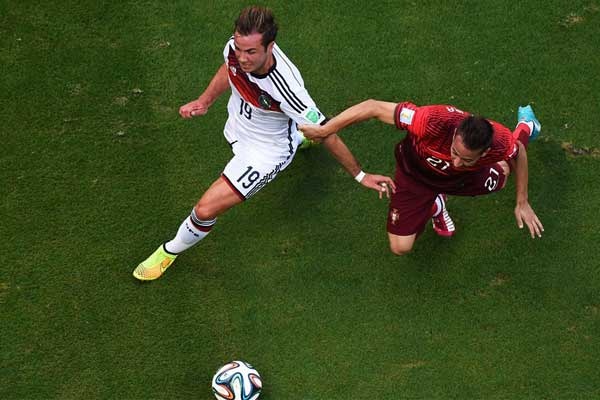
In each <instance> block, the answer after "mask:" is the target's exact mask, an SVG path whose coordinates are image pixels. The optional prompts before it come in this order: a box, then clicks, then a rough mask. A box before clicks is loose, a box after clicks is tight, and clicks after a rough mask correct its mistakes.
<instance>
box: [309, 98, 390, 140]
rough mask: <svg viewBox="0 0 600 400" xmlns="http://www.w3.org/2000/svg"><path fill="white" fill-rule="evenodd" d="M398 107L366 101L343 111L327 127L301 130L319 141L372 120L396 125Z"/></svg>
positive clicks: (321, 126)
mask: <svg viewBox="0 0 600 400" xmlns="http://www.w3.org/2000/svg"><path fill="white" fill-rule="evenodd" d="M396 105H397V104H396V103H390V102H387V101H379V100H372V99H370V100H365V101H363V102H362V103H358V104H356V105H353V106H352V107H350V108H347V109H346V110H344V111H342V112H341V113H340V114H338V115H336V116H335V118H333V119H331V120H329V121H328V122H327V123H326V124H325V125H301V126H300V127H299V128H300V130H301V131H302V132H303V133H304V135H305V136H306V137H308V138H310V139H316V140H319V139H323V138H325V137H327V136H329V135H332V134H334V133H337V132H339V131H340V130H341V129H343V128H345V127H347V126H349V125H352V124H356V123H359V122H362V121H366V120H368V119H371V118H377V119H378V120H380V121H382V122H385V123H386V124H390V125H394V111H395V109H396Z"/></svg>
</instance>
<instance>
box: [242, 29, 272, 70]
mask: <svg viewBox="0 0 600 400" xmlns="http://www.w3.org/2000/svg"><path fill="white" fill-rule="evenodd" d="M233 43H234V46H235V56H236V57H237V59H238V61H239V62H240V66H241V67H242V70H243V71H244V72H254V73H256V74H266V73H267V72H268V71H269V68H270V67H271V66H272V65H273V55H272V51H273V44H274V43H275V42H271V43H269V44H268V45H267V48H265V46H263V44H262V34H261V33H251V34H250V35H248V36H242V35H240V34H239V33H237V32H235V34H234V35H233Z"/></svg>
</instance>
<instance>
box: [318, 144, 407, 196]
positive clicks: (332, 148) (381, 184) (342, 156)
mask: <svg viewBox="0 0 600 400" xmlns="http://www.w3.org/2000/svg"><path fill="white" fill-rule="evenodd" d="M323 145H324V146H325V147H326V148H327V150H328V151H329V152H330V153H331V155H332V156H333V157H334V158H335V159H336V160H337V161H338V162H339V163H340V164H342V166H343V167H344V169H345V170H346V171H348V173H349V174H350V175H352V176H353V177H354V178H356V176H357V175H359V174H360V173H361V172H362V170H361V167H360V164H359V163H358V161H357V160H356V158H355V157H354V155H353V154H352V152H351V151H350V149H348V146H346V144H345V143H344V142H343V141H342V139H340V137H339V136H338V135H335V134H333V135H330V136H327V137H326V138H325V139H324V140H323ZM363 174H364V173H363ZM360 184H361V185H363V186H365V187H367V188H369V189H373V190H375V191H377V192H379V197H380V198H381V195H382V193H384V194H385V195H387V196H388V197H389V193H390V190H391V191H395V190H396V185H395V184H394V181H393V180H392V179H391V178H389V177H387V176H383V175H375V174H364V177H363V178H362V179H361V180H360Z"/></svg>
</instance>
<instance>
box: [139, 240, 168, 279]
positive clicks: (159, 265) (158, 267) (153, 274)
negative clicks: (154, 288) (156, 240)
mask: <svg viewBox="0 0 600 400" xmlns="http://www.w3.org/2000/svg"><path fill="white" fill-rule="evenodd" d="M176 258H177V255H176V254H169V253H167V252H166V251H165V247H164V245H162V244H161V245H160V246H159V247H158V249H156V251H155V252H154V253H152V255H151V256H150V257H148V258H146V259H145V260H144V261H143V262H141V263H140V265H138V266H137V268H136V269H135V270H134V271H133V276H135V277H136V278H137V279H139V280H140V281H152V280H154V279H158V278H160V276H161V275H162V274H163V273H164V272H165V271H166V270H167V268H169V266H171V264H173V261H175V259H176Z"/></svg>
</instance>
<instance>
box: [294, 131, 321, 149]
mask: <svg viewBox="0 0 600 400" xmlns="http://www.w3.org/2000/svg"><path fill="white" fill-rule="evenodd" d="M298 133H299V134H300V136H301V137H302V143H300V146H298V150H307V149H309V148H311V147H313V146H316V145H317V144H318V143H317V142H315V141H314V140H310V139H307V138H306V137H305V136H304V133H302V131H298Z"/></svg>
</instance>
